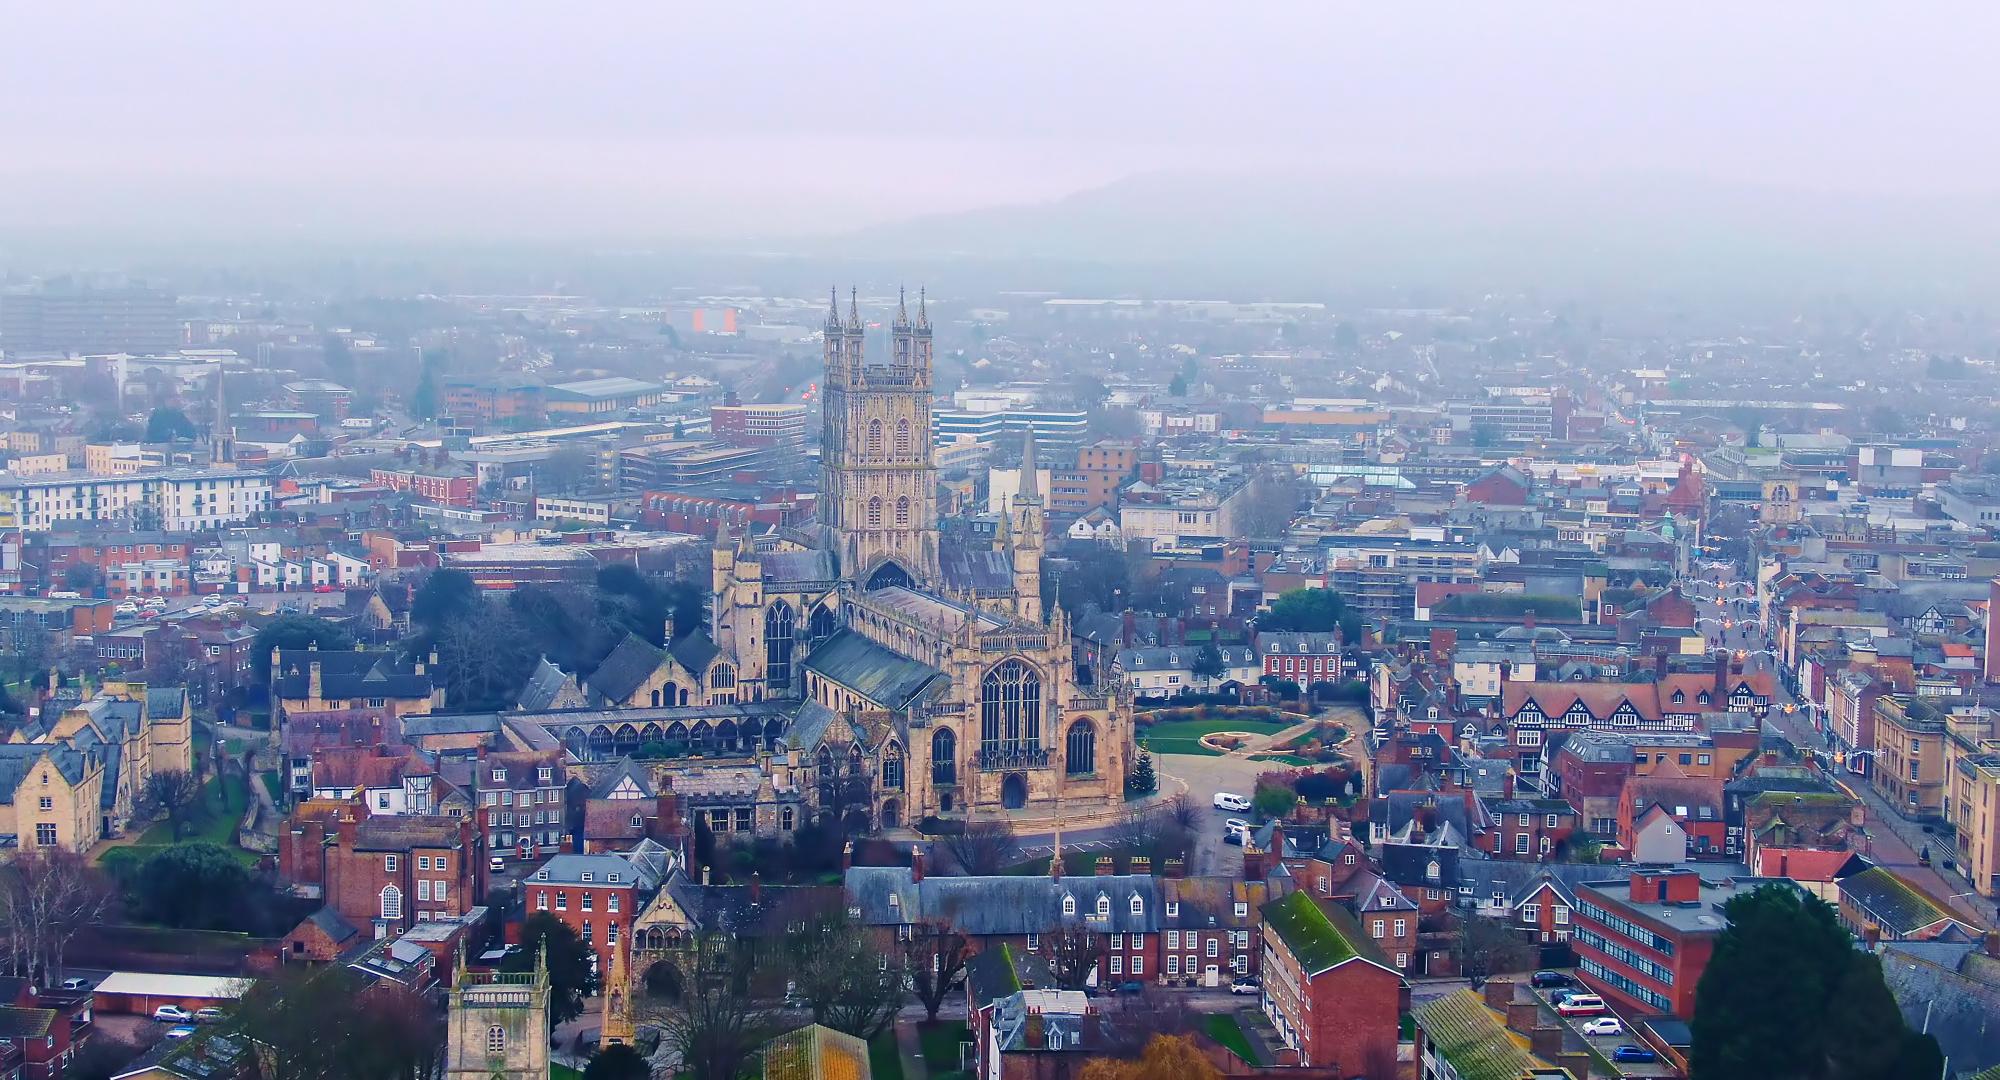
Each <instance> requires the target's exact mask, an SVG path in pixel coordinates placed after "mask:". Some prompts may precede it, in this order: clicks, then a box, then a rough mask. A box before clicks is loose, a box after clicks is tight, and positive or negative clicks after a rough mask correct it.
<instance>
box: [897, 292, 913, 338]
mask: <svg viewBox="0 0 2000 1080" xmlns="http://www.w3.org/2000/svg"><path fill="white" fill-rule="evenodd" d="M909 300H910V298H909V295H908V293H907V292H906V291H905V290H904V289H903V287H902V286H901V285H898V286H896V329H898V330H908V329H909V328H910V302H909Z"/></svg>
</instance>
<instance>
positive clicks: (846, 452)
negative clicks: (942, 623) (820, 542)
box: [819, 292, 939, 589]
mask: <svg viewBox="0 0 2000 1080" xmlns="http://www.w3.org/2000/svg"><path fill="white" fill-rule="evenodd" d="M866 336H867V335H866V332H865V331H864V330H863V328H862V325H861V313H860V310H859V305H858V304H857V302H856V300H855V297H854V295H853V293H852V292H850V293H849V295H848V302H847V317H846V319H845V320H844V321H843V320H842V319H841V316H840V302H839V294H838V293H836V294H835V295H834V297H833V299H832V302H831V304H830V305H829V307H828V310H827V314H826V326H825V337H826V382H825V387H824V391H825V392H824V394H823V396H822V398H821V400H822V409H823V413H822V419H823V430H822V433H821V439H822V450H821V455H820V456H821V479H820V496H819V517H820V520H821V522H822V523H824V524H825V525H827V526H829V527H830V528H831V529H832V530H833V533H834V535H835V536H836V537H837V538H838V541H839V557H840V573H841V576H842V577H843V578H845V579H846V580H848V581H850V582H853V583H854V584H856V585H859V586H861V587H862V588H863V589H872V588H880V587H883V586H888V585H906V584H931V583H934V582H936V581H937V580H938V577H939V575H938V536H937V466H936V465H935V464H934V462H933V460H932V455H931V324H930V313H929V310H928V306H927V305H926V304H925V303H924V301H923V299H922V296H921V295H919V298H918V301H917V317H916V318H915V319H914V320H912V319H911V318H910V312H909V304H908V301H907V300H906V299H899V300H898V302H897V304H896V319H895V322H894V324H893V325H892V326H891V328H890V332H889V362H888V363H887V364H869V363H868V362H867V360H866V357H865V355H864V347H865V340H866Z"/></svg>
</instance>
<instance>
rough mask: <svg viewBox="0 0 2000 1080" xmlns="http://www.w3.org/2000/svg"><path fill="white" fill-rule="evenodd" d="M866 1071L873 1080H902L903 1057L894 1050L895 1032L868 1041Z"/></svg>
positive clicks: (885, 1033) (886, 1032)
mask: <svg viewBox="0 0 2000 1080" xmlns="http://www.w3.org/2000/svg"><path fill="white" fill-rule="evenodd" d="M868 1071H869V1073H870V1074H871V1075H872V1076H873V1077H874V1078H875V1080H903V1055H902V1054H901V1053H898V1052H897V1050H896V1033H895V1032H893V1031H885V1032H883V1033H882V1034H880V1035H877V1036H875V1037H874V1038H872V1039H870V1040H868Z"/></svg>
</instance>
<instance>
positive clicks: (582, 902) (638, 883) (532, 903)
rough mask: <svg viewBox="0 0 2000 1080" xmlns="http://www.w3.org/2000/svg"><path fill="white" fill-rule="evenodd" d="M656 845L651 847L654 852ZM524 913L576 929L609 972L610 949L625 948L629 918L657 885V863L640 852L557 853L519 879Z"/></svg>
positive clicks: (602, 968)
mask: <svg viewBox="0 0 2000 1080" xmlns="http://www.w3.org/2000/svg"><path fill="white" fill-rule="evenodd" d="M657 850H658V848H657V845H654V846H653V851H657ZM522 886H523V889H524V890H525V893H526V897H525V899H526V902H527V908H528V914H529V915H540V914H544V913H546V914H550V915H554V916H555V917H556V918H558V919H560V920H562V922H563V923H564V924H566V925H567V926H569V928H570V929H572V930H574V931H576V933H577V936H578V937H581V938H582V939H583V943H584V944H585V945H588V946H590V949H591V952H592V953H593V955H594V956H595V959H596V963H597V970H598V971H609V970H611V950H613V949H616V948H625V947H629V939H630V938H631V936H632V921H633V920H634V919H637V918H638V917H639V912H640V911H641V910H642V909H643V908H644V907H645V905H646V902H647V901H648V900H650V899H651V898H652V896H653V894H654V893H655V892H658V891H659V888H660V869H659V863H658V861H657V859H656V858H654V856H653V854H652V853H650V852H648V851H646V850H641V851H638V852H633V853H630V854H623V855H611V854H605V855H557V856H555V857H554V858H552V859H550V860H549V861H548V862H546V863H543V864H542V865H541V866H540V867H537V868H536V870H535V872H534V873H532V874H530V875H528V876H527V877H526V878H524V879H523V880H522Z"/></svg>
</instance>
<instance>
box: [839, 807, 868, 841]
mask: <svg viewBox="0 0 2000 1080" xmlns="http://www.w3.org/2000/svg"><path fill="white" fill-rule="evenodd" d="M840 828H841V831H842V832H844V833H846V834H847V835H849V836H860V835H861V834H862V833H865V832H867V831H868V830H869V823H868V812H867V811H865V810H849V811H848V812H847V816H845V817H843V818H841V819H840Z"/></svg>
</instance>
